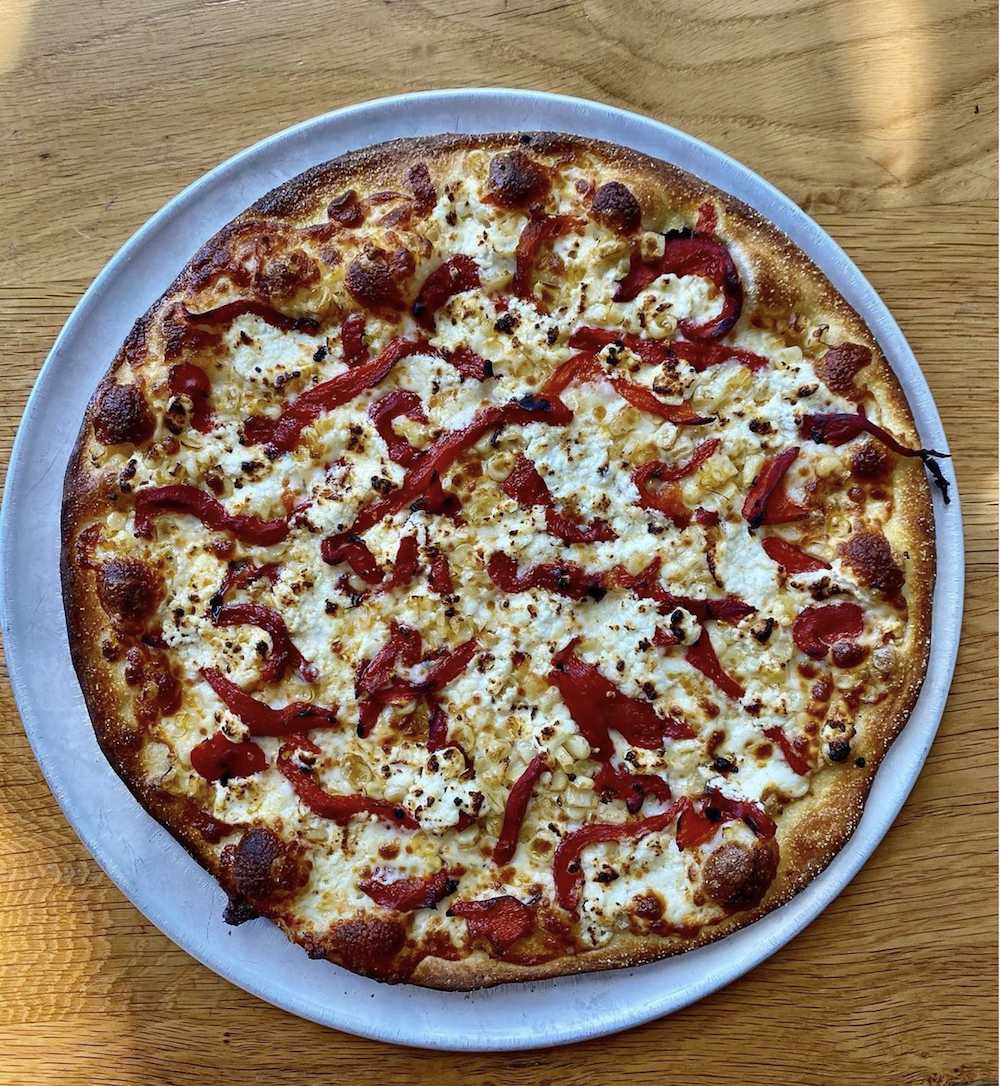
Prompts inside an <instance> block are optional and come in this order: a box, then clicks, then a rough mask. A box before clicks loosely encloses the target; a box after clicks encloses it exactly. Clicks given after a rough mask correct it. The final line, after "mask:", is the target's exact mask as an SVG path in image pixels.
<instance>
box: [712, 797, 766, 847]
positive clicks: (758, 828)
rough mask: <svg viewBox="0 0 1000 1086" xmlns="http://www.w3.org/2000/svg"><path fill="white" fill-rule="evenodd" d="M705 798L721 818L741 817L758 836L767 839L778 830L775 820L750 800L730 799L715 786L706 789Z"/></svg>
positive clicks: (732, 818) (733, 818)
mask: <svg viewBox="0 0 1000 1086" xmlns="http://www.w3.org/2000/svg"><path fill="white" fill-rule="evenodd" d="M706 798H707V799H708V804H709V806H711V807H712V808H714V809H715V810H716V811H719V812H720V813H721V814H722V816H723V818H728V819H731V820H735V819H737V818H740V819H742V820H743V821H744V822H745V823H746V824H747V825H748V826H749V827H750V829H752V830H753V832H754V833H755V834H756V835H757V836H758V837H761V838H764V839H767V838H769V837H773V836H774V835H775V834H776V833H777V832H778V826H777V824H776V823H775V821H774V820H773V819H772V818H770V817H769V816H768V815H766V814H765V813H764V811H763V810H762V809H761V808H760V807H758V806H757V804H756V803H751V802H750V800H747V799H730V798H729V797H728V796H725V795H723V794H722V793H721V792H720V791H719V790H718V789H716V788H709V789H707V791H706Z"/></svg>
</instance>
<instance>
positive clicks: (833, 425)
mask: <svg viewBox="0 0 1000 1086" xmlns="http://www.w3.org/2000/svg"><path fill="white" fill-rule="evenodd" d="M800 432H801V434H802V436H803V437H805V438H809V439H810V440H812V441H815V442H816V444H817V445H834V446H837V445H843V444H844V443H845V442H848V441H850V440H851V438H853V437H857V436H858V434H860V433H866V434H871V436H872V437H874V438H877V439H878V440H879V441H881V442H882V444H883V445H886V446H888V447H889V448H890V449H892V451H893V452H894V453H898V454H899V455H900V456H916V457H919V458H920V459H921V460H923V462H924V467H925V468H927V470H928V471H929V472H930V473H931V476H932V478H933V479H934V482H935V483H936V484H937V486H938V488H939V489H940V491H941V495H942V497H943V498H944V501H945V504H946V505H947V504H948V503H949V502H950V501H951V498H950V496H949V494H948V490H949V487H950V486H951V483H949V482H948V480H947V479H946V478H945V477H944V473H943V472H942V471H941V465H940V464H938V463H937V460H936V459H935V457H936V458H939V459H946V460H947V459H949V456H948V453H942V452H935V451H934V449H911V448H909V447H908V446H906V445H902V444H900V442H899V441H897V440H896V439H895V438H894V437H893V436H892V434H890V433H889V432H888V430H884V429H883V428H882V427H881V426H876V425H875V423H874V422H870V421H869V420H868V419H866V418H865V417H864V415H860V414H859V415H849V414H841V413H831V414H815V415H814V414H810V415H806V416H805V418H803V420H802V425H801V427H800Z"/></svg>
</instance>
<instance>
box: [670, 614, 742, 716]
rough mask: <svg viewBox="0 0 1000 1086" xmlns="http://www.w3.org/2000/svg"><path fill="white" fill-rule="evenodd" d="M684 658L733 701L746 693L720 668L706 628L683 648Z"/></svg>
mask: <svg viewBox="0 0 1000 1086" xmlns="http://www.w3.org/2000/svg"><path fill="white" fill-rule="evenodd" d="M684 659H685V660H687V662H688V663H689V664H690V665H691V666H692V667H696V668H697V669H698V670H699V671H700V672H701V673H702V675H704V676H705V678H706V679H710V680H711V681H712V682H713V683H715V685H716V686H717V687H718V688H719V689H720V690H721V691H722V692H723V693H724V694H727V695H728V696H729V697H731V698H732V699H733V701H739V700H740V698H742V697H743V695H744V694H745V693H746V690H744V688H743V687H742V686H740V684H739V683H738V682H737V681H736V680H735V679H734V678H732V677H731V676H729V675H727V674H726V673H725V672H724V671H723V670H722V665H721V664H720V663H719V658H718V656H716V655H715V649H714V648H713V647H712V641H711V639H710V638H709V636H708V630H706V629H702V631H701V637H699V638H698V640H697V641H696V642H695V643H694V644H693V645H689V646H688V647H687V648H686V649H685V650H684Z"/></svg>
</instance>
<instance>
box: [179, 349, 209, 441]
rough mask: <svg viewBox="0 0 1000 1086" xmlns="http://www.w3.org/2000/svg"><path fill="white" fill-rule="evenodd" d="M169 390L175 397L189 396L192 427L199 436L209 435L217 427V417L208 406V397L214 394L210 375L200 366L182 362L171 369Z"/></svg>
mask: <svg viewBox="0 0 1000 1086" xmlns="http://www.w3.org/2000/svg"><path fill="white" fill-rule="evenodd" d="M167 388H169V389H170V392H171V393H172V394H173V395H174V396H187V398H188V399H189V400H190V401H191V425H192V426H193V427H194V428H195V429H196V430H197V431H198V433H199V434H207V433H208V432H209V430H211V429H212V427H213V426H214V425H215V416H214V415H213V414H212V410H211V408H210V407H209V406H208V397H209V396H211V394H212V383H211V382H210V381H209V379H208V374H207V373H206V372H205V371H204V370H203V369H201V368H200V367H199V366H194V365H192V364H191V363H190V362H182V363H181V364H180V365H179V366H171V367H170V372H169V373H168V374H167Z"/></svg>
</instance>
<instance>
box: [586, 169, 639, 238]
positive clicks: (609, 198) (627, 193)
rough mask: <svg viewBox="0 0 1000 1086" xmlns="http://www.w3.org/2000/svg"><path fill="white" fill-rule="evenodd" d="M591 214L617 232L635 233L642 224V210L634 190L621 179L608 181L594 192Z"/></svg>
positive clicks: (603, 224)
mask: <svg viewBox="0 0 1000 1086" xmlns="http://www.w3.org/2000/svg"><path fill="white" fill-rule="evenodd" d="M590 211H591V214H592V215H593V216H594V218H595V219H597V221H598V222H599V223H601V225H602V226H606V227H607V228H608V229H609V230H613V231H614V232H615V233H616V234H634V233H635V232H636V230H638V229H639V227H640V226H641V225H642V210H641V208H640V207H639V201H638V200H637V199H636V198H635V196H634V195H633V193H632V191H631V190H630V189H629V188H627V187H626V186H625V185H623V184H622V183H621V182H620V181H608V182H607V183H606V184H603V185H601V187H600V188H599V189H598V190H597V192H595V193H594V202H593V203H592V204H591V205H590Z"/></svg>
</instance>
